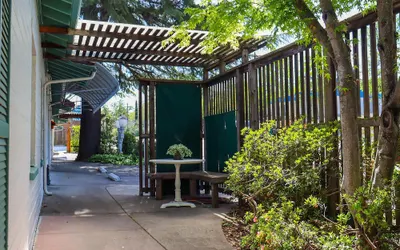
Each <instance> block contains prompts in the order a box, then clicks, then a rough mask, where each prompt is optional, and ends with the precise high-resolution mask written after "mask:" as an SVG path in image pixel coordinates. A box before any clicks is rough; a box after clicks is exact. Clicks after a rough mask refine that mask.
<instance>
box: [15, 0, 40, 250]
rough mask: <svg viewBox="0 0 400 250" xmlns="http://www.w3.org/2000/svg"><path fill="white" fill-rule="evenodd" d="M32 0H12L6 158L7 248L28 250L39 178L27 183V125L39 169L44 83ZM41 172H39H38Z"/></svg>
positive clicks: (37, 207)
mask: <svg viewBox="0 0 400 250" xmlns="http://www.w3.org/2000/svg"><path fill="white" fill-rule="evenodd" d="M40 44H41V43H40V35H39V31H38V22H37V15H36V1H35V0H13V1H12V14H11V57H10V58H11V61H10V63H11V64H10V65H11V68H10V149H9V150H10V151H9V152H10V156H9V214H8V218H9V220H8V223H9V227H8V244H9V249H11V250H19V249H22V250H25V249H31V247H32V244H33V242H34V236H35V229H36V225H37V222H38V217H39V211H40V207H41V202H42V196H43V192H42V188H41V187H42V175H41V173H39V175H38V176H37V177H36V179H35V180H34V181H30V180H29V169H30V165H31V143H30V141H31V139H30V138H31V123H32V122H35V123H36V126H35V127H36V129H35V130H36V131H35V132H36V147H35V150H34V152H35V164H36V165H37V166H40V141H41V136H40V127H41V124H40V114H41V112H40V93H41V87H40V86H41V84H42V82H43V81H44V64H43V60H42V58H41V55H42V51H41V48H40ZM32 48H36V54H37V55H38V56H37V57H36V66H35V67H36V69H33V70H35V71H36V73H35V75H36V77H35V78H36V115H35V116H36V117H32V115H31V112H30V111H31V101H30V100H31V98H32V97H31V91H32V60H33V59H34V57H32V51H33V49H32ZM41 171H42V169H41Z"/></svg>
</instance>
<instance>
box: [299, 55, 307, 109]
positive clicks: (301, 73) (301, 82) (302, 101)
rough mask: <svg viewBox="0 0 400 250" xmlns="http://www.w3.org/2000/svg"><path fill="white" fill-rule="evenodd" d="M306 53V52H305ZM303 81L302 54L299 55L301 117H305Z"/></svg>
mask: <svg viewBox="0 0 400 250" xmlns="http://www.w3.org/2000/svg"><path fill="white" fill-rule="evenodd" d="M306 52H307V50H306ZM304 84H305V81H304V52H301V53H300V92H301V100H300V101H301V102H300V107H301V115H302V116H305V115H306V104H305V102H306V100H305V86H304Z"/></svg>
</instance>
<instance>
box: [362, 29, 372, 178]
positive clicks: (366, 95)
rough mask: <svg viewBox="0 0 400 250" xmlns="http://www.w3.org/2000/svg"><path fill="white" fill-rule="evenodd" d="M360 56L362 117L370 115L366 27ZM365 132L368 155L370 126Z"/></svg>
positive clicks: (363, 32)
mask: <svg viewBox="0 0 400 250" xmlns="http://www.w3.org/2000/svg"><path fill="white" fill-rule="evenodd" d="M361 58H362V78H363V79H362V82H363V92H364V118H369V117H370V110H369V76H368V44H367V29H366V27H363V28H361ZM364 133H365V147H366V149H365V150H366V151H365V153H366V155H368V156H369V155H370V146H371V129H370V127H365V128H364ZM371 171H372V170H370V169H365V173H366V177H365V178H366V182H367V181H368V180H369V178H370V176H371Z"/></svg>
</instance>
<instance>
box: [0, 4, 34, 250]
mask: <svg viewBox="0 0 400 250" xmlns="http://www.w3.org/2000/svg"><path fill="white" fill-rule="evenodd" d="M10 5H11V0H0V8H1V11H0V13H1V16H0V18H1V19H0V20H1V26H0V28H1V30H0V33H1V34H0V35H1V39H0V66H1V67H0V106H1V109H0V250H3V249H4V250H5V249H7V223H8V222H7V217H8V214H7V210H8V204H7V202H8V197H7V195H8V190H7V187H8V183H7V181H8V177H7V175H8V137H9V123H8V121H9V108H8V104H9V89H10V88H9V70H10V67H9V64H10V63H9V62H10V59H9V58H10V52H9V51H10V49H9V47H10V35H9V34H10V7H11V6H10ZM27 181H28V177H27Z"/></svg>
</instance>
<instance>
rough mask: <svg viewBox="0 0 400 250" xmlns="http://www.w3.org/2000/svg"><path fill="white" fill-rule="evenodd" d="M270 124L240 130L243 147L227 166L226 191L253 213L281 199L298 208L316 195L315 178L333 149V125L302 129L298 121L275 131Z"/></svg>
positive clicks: (316, 183)
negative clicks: (296, 205)
mask: <svg viewBox="0 0 400 250" xmlns="http://www.w3.org/2000/svg"><path fill="white" fill-rule="evenodd" d="M274 123H275V122H274V121H271V122H267V123H264V124H262V126H261V128H260V129H259V130H250V129H244V130H243V131H242V133H243V135H246V137H245V138H244V143H243V147H242V149H241V151H240V152H238V153H236V154H235V155H234V156H233V157H232V158H231V159H230V160H229V161H228V162H227V167H226V171H227V172H228V173H229V178H228V181H227V182H226V185H227V188H228V189H229V190H231V191H233V193H234V194H235V195H236V196H239V197H244V198H245V199H247V200H250V201H251V202H250V204H251V205H252V207H253V210H255V209H256V204H257V203H261V204H263V205H264V206H266V207H268V206H270V205H271V204H273V203H275V202H276V201H279V199H280V197H282V196H284V197H286V198H287V199H288V200H292V201H294V202H296V203H297V204H302V203H303V202H304V200H305V199H306V198H307V197H308V196H309V195H311V194H317V193H319V191H320V182H319V175H320V171H321V169H322V168H323V167H324V166H325V165H326V164H327V162H328V161H327V160H326V159H324V155H325V151H328V152H329V151H331V150H332V149H333V142H334V137H333V136H334V134H335V132H336V131H337V129H338V125H337V123H331V124H328V125H321V126H314V127H310V126H309V127H306V126H305V125H304V124H303V121H302V120H299V121H296V122H295V123H294V124H293V125H292V126H290V127H287V128H283V129H280V130H278V131H277V132H276V133H275V132H274V131H275V128H274Z"/></svg>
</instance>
